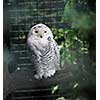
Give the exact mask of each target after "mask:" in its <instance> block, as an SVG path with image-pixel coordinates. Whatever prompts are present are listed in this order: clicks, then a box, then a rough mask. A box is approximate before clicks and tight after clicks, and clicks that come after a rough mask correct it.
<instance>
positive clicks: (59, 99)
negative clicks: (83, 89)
mask: <svg viewBox="0 0 100 100" xmlns="http://www.w3.org/2000/svg"><path fill="white" fill-rule="evenodd" d="M56 100H66V99H65V98H64V97H59V98H57V99H56Z"/></svg>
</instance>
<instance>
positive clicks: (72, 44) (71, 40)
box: [52, 28, 88, 66]
mask: <svg viewBox="0 0 100 100" xmlns="http://www.w3.org/2000/svg"><path fill="white" fill-rule="evenodd" d="M52 31H53V33H54V38H55V40H56V41H57V42H58V44H59V47H60V52H61V65H62V66H63V65H64V63H65V62H66V61H67V62H68V63H70V64H71V63H73V64H76V62H77V59H78V58H79V57H80V56H81V55H82V54H84V53H85V54H86V53H88V43H87V42H86V41H85V40H82V39H81V38H80V37H78V31H77V30H72V29H63V28H60V29H56V28H52ZM75 52H76V53H75Z"/></svg>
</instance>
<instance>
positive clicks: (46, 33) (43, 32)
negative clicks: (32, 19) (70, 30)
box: [29, 24, 53, 39]
mask: <svg viewBox="0 0 100 100" xmlns="http://www.w3.org/2000/svg"><path fill="white" fill-rule="evenodd" d="M30 35H33V36H36V37H37V38H40V39H42V38H48V39H49V38H53V34H52V32H51V30H50V28H49V27H48V26H46V25H44V24H37V25H35V26H33V27H32V28H31V30H30V32H29V36H30Z"/></svg>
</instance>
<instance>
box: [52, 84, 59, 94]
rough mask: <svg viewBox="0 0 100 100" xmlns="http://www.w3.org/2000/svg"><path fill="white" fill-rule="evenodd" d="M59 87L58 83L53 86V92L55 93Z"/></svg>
mask: <svg viewBox="0 0 100 100" xmlns="http://www.w3.org/2000/svg"><path fill="white" fill-rule="evenodd" d="M58 89H59V86H58V85H56V86H54V87H53V88H52V94H54V93H55V92H56V91H57V90H58Z"/></svg>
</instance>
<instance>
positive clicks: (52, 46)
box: [27, 24, 60, 79]
mask: <svg viewBox="0 0 100 100" xmlns="http://www.w3.org/2000/svg"><path fill="white" fill-rule="evenodd" d="M27 45H28V48H29V53H30V54H31V61H32V63H33V67H34V68H35V70H36V74H35V78H36V79H42V78H48V77H51V76H53V75H54V74H55V72H56V71H57V70H60V50H59V48H58V45H57V43H56V41H55V40H54V39H53V34H52V32H51V30H50V28H49V27H47V26H46V25H44V24H37V25H35V26H33V27H32V28H31V30H30V31H29V34H28V38H27Z"/></svg>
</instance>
